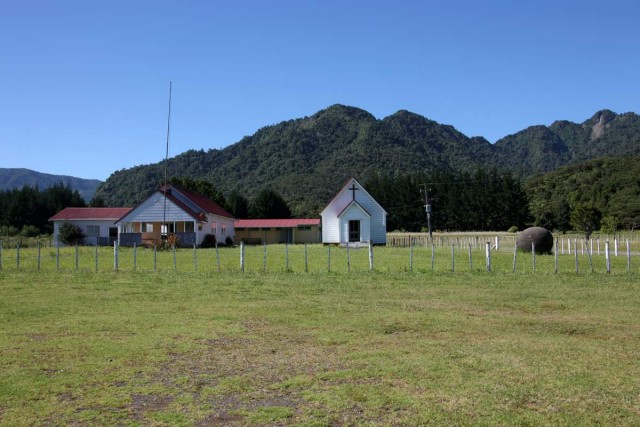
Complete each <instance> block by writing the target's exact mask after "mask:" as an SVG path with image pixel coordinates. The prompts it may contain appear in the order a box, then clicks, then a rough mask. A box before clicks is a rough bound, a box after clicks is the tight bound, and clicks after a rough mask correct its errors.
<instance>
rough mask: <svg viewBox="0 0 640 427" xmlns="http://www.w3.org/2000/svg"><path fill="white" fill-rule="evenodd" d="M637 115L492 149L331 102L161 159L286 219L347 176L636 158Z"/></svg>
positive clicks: (114, 201)
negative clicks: (263, 200) (267, 190)
mask: <svg viewBox="0 0 640 427" xmlns="http://www.w3.org/2000/svg"><path fill="white" fill-rule="evenodd" d="M639 139H640V116H637V115H636V114H633V113H627V114H623V115H617V114H615V113H613V112H611V111H608V110H603V111H601V112H599V113H596V115H594V116H593V117H592V118H591V119H589V120H587V121H585V122H584V123H582V124H575V123H571V122H567V121H561V122H555V123H554V124H552V125H551V126H548V127H547V126H534V127H531V128H528V129H525V130H523V131H522V132H518V133H516V134H514V135H510V136H507V137H505V138H503V139H501V140H499V141H498V142H497V143H496V144H494V145H492V144H490V143H489V142H488V141H487V140H486V139H484V138H482V137H474V138H470V137H468V136H466V135H464V134H462V133H460V132H458V131H457V130H456V129H455V128H454V127H452V126H448V125H442V124H439V123H437V122H434V121H432V120H429V119H427V118H425V117H422V116H420V115H418V114H414V113H411V112H409V111H405V110H401V111H398V112H397V113H395V114H393V115H391V116H389V117H385V118H384V119H381V120H380V119H376V118H375V117H373V116H372V115H371V114H369V113H368V112H366V111H364V110H361V109H358V108H354V107H348V106H343V105H334V106H331V107H329V108H327V109H325V110H322V111H319V112H317V113H316V114H314V115H312V116H310V117H304V118H300V119H295V120H289V121H285V122H281V123H279V124H276V125H273V126H267V127H264V128H262V129H259V130H258V131H257V132H256V133H255V134H253V135H251V136H247V137H245V138H243V139H242V140H241V141H239V142H237V143H235V144H233V145H230V146H229V147H226V148H224V149H222V150H208V151H203V150H200V151H195V150H190V151H187V152H185V153H183V154H180V155H178V156H176V157H174V158H172V159H170V161H169V175H171V176H186V177H191V178H198V179H206V180H209V181H211V182H212V183H213V184H214V185H215V186H216V188H218V189H220V190H221V191H223V192H224V193H225V194H227V195H228V194H229V193H230V192H231V191H232V190H238V191H239V192H240V193H241V194H243V195H245V196H247V197H249V198H251V197H252V196H254V195H255V194H256V193H257V192H258V191H259V190H260V189H261V188H264V187H271V188H273V189H274V190H276V191H277V192H279V193H280V194H282V196H283V197H284V199H285V200H286V201H287V202H288V203H289V204H290V206H291V208H292V210H293V213H294V215H312V216H317V214H318V212H319V211H320V210H321V209H322V208H323V207H324V205H325V204H326V203H327V202H328V201H329V199H330V198H331V197H332V196H333V195H334V193H335V192H336V191H337V190H338V189H339V187H340V185H341V184H342V183H343V182H344V180H345V179H346V178H348V177H349V176H355V177H357V178H359V179H361V180H366V179H367V178H369V177H371V176H373V175H374V174H384V175H389V176H399V175H406V174H412V173H420V172H432V171H436V170H437V171H456V172H466V171H474V170H476V169H477V168H478V167H497V168H499V169H501V170H507V171H512V172H514V173H515V174H516V175H517V176H518V177H521V178H527V177H531V176H533V175H535V174H538V173H543V172H547V171H550V170H553V169H555V168H557V167H560V166H564V165H567V164H573V163H578V162H582V161H585V160H589V159H592V158H595V157H602V156H629V155H638V154H640V144H639V142H640V141H639ZM162 177H163V167H162V164H159V163H158V164H152V165H144V166H136V167H134V168H131V169H125V170H120V171H117V172H115V173H113V174H112V175H111V176H110V177H109V179H107V181H106V182H105V183H104V184H103V185H102V186H101V187H100V188H99V190H98V195H100V196H101V197H103V198H104V199H105V201H106V203H107V204H109V205H114V206H124V205H134V204H136V203H138V202H140V201H141V200H142V199H144V198H145V197H146V196H147V195H148V194H149V193H151V192H152V191H153V189H154V188H155V187H156V186H158V185H159V184H160V183H161V182H162Z"/></svg>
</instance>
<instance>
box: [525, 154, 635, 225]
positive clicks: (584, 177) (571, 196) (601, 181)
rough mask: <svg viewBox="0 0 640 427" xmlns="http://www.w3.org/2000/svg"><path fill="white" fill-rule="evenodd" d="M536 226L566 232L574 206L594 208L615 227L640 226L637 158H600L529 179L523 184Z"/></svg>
mask: <svg viewBox="0 0 640 427" xmlns="http://www.w3.org/2000/svg"><path fill="white" fill-rule="evenodd" d="M525 191H526V193H527V196H528V199H529V209H530V211H531V214H532V215H533V216H534V219H535V221H536V223H537V224H539V225H542V226H546V227H548V228H551V229H565V230H566V229H569V227H570V224H569V218H570V213H571V210H572V208H573V207H574V206H576V205H585V206H590V207H593V208H595V209H597V210H598V211H599V212H600V213H601V214H602V217H603V218H606V217H609V218H610V219H612V220H615V222H616V223H617V225H618V226H620V227H622V228H626V229H634V228H638V227H639V226H640V158H638V157H627V158H600V159H596V160H591V161H587V162H584V163H580V164H578V165H573V166H565V167H562V168H559V169H557V170H555V171H553V172H549V173H547V174H544V175H542V176H538V177H535V178H532V179H530V180H529V181H528V182H527V183H526V185H525Z"/></svg>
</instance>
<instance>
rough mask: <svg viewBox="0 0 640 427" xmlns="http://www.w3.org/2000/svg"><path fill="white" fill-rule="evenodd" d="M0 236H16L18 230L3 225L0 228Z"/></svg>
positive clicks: (11, 226)
mask: <svg viewBox="0 0 640 427" xmlns="http://www.w3.org/2000/svg"><path fill="white" fill-rule="evenodd" d="M0 234H1V235H3V236H7V237H10V236H15V235H16V234H18V229H17V228H16V227H14V226H13V225H3V226H2V227H0Z"/></svg>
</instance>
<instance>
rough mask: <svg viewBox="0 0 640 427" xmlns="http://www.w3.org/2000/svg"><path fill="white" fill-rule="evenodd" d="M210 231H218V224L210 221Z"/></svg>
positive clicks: (214, 232)
mask: <svg viewBox="0 0 640 427" xmlns="http://www.w3.org/2000/svg"><path fill="white" fill-rule="evenodd" d="M211 232H212V233H213V234H216V233H218V224H216V223H215V222H212V223H211Z"/></svg>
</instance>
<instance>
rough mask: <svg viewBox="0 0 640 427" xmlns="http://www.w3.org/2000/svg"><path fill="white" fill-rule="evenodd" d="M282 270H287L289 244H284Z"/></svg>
mask: <svg viewBox="0 0 640 427" xmlns="http://www.w3.org/2000/svg"><path fill="white" fill-rule="evenodd" d="M284 271H289V244H288V243H285V244H284Z"/></svg>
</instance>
